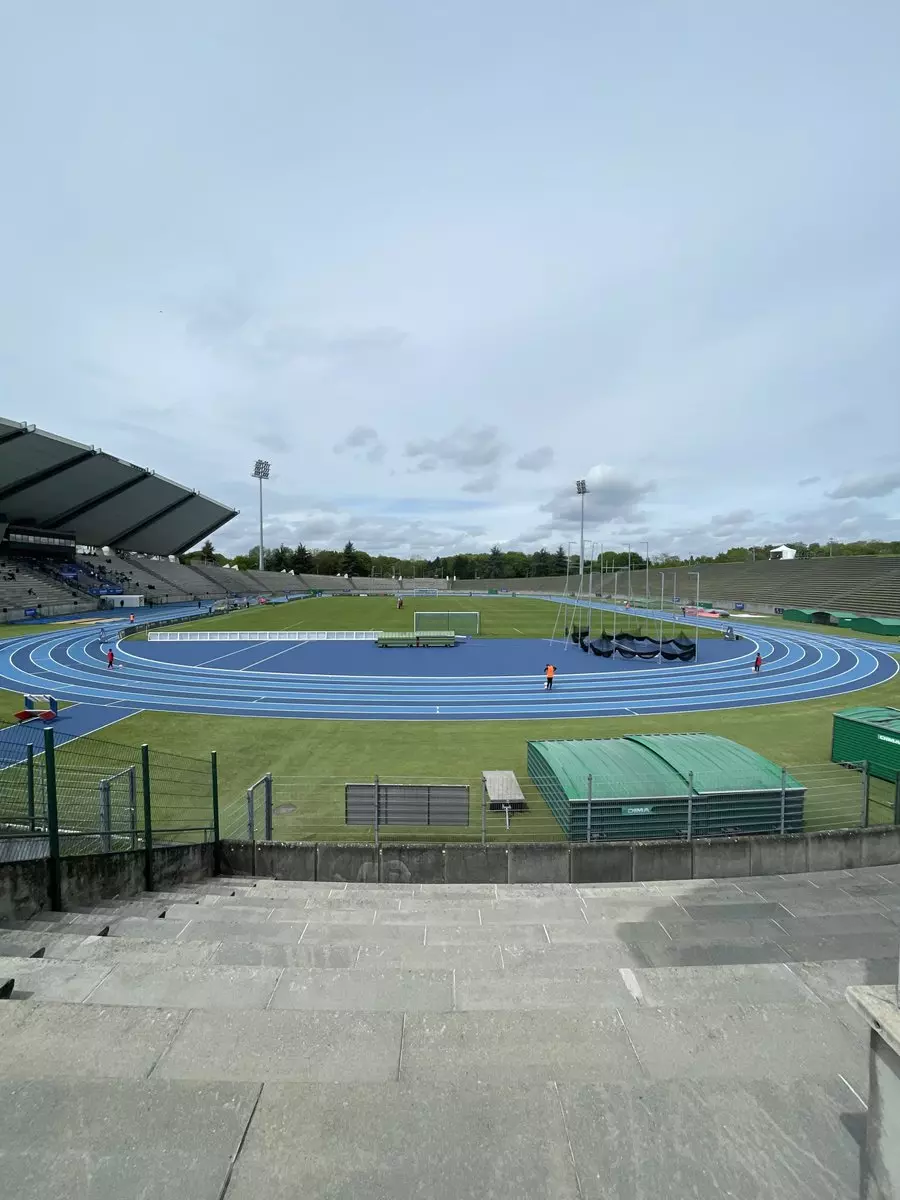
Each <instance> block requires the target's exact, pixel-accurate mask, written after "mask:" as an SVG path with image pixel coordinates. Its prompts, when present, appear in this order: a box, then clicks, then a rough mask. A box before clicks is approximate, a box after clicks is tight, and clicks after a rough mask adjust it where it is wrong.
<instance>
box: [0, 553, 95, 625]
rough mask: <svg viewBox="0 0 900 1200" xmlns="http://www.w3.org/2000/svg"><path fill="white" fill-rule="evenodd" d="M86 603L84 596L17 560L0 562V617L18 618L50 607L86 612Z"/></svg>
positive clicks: (2, 560)
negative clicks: (27, 611) (33, 610)
mask: <svg viewBox="0 0 900 1200" xmlns="http://www.w3.org/2000/svg"><path fill="white" fill-rule="evenodd" d="M10 576H14V578H10ZM85 599H86V598H85V596H84V595H83V593H81V592H77V591H75V590H74V588H69V587H66V585H65V584H63V583H60V582H59V581H58V580H56V579H53V578H52V577H51V576H49V575H45V574H44V572H43V571H35V570H32V569H31V568H30V567H26V566H25V565H23V563H22V562H21V561H20V560H18V559H12V560H10V559H0V617H3V616H4V615H5V616H6V618H20V617H21V616H22V612H23V611H24V610H25V609H26V608H38V607H43V606H45V605H50V604H53V605H64V606H66V608H67V610H69V611H72V610H74V609H76V608H79V607H81V608H86V607H87V606H86V605H85ZM3 610H5V614H4V611H3Z"/></svg>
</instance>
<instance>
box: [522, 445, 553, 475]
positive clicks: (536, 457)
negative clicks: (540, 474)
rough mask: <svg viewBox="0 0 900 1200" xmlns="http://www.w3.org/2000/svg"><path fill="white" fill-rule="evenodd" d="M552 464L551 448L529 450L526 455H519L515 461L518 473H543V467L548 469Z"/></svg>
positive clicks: (540, 447) (539, 447)
mask: <svg viewBox="0 0 900 1200" xmlns="http://www.w3.org/2000/svg"><path fill="white" fill-rule="evenodd" d="M552 462H553V449H552V447H551V446H538V448H537V449H536V450H529V451H528V452H527V453H526V454H522V455H520V457H519V458H517V459H516V467H517V468H518V470H520V471H543V470H544V468H545V467H549V466H550V464H551V463H552Z"/></svg>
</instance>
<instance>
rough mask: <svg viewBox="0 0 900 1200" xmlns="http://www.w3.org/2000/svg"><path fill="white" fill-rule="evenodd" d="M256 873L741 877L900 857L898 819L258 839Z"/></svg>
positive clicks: (241, 866) (249, 856)
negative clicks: (826, 827)
mask: <svg viewBox="0 0 900 1200" xmlns="http://www.w3.org/2000/svg"><path fill="white" fill-rule="evenodd" d="M255 855H256V857H255V863H256V874H257V875H265V876H270V877H274V878H276V879H298V880H303V879H307V880H316V879H317V880H321V881H323V882H334V883H343V882H352V883H367V882H369V883H371V882H373V881H378V880H380V881H381V882H383V883H632V882H639V881H651V880H655V879H734V878H744V877H747V876H753V875H788V874H791V873H792V872H805V871H838V870H846V869H847V868H849V867H873V866H887V865H889V864H891V863H900V826H882V827H879V828H877V829H842V830H831V831H828V832H825V833H797V834H771V835H765V836H759V837H734V838H703V839H699V838H698V839H697V840H695V841H691V842H686V841H672V842H666V841H647V842H592V843H590V844H588V843H584V842H573V843H571V844H570V843H566V842H545V843H539V842H510V843H508V844H503V843H492V844H490V845H486V846H483V845H479V844H477V843H468V844H467V843H465V842H459V843H447V844H446V845H440V844H436V843H427V842H425V843H416V844H413V845H406V846H402V845H387V846H382V847H381V848H380V849H379V850H378V851H377V852H376V850H375V847H374V846H372V845H367V844H365V843H362V842H351V843H347V844H344V845H341V844H335V843H327V842H320V843H318V844H313V843H300V842H258V843H257V845H256V851H255ZM253 864H254V856H253V847H252V846H251V845H250V843H248V842H223V843H222V870H223V872H224V873H226V874H235V875H243V874H247V875H250V874H253Z"/></svg>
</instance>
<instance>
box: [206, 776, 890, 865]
mask: <svg viewBox="0 0 900 1200" xmlns="http://www.w3.org/2000/svg"><path fill="white" fill-rule="evenodd" d="M489 774H490V773H489ZM515 782H516V785H517V789H516V791H515V792H514V793H512V794H503V795H501V796H500V797H499V798H497V799H493V800H492V797H491V795H490V788H489V785H488V781H487V779H486V777H485V776H484V775H478V774H475V775H473V776H471V777H469V778H460V777H456V778H449V779H448V778H441V777H438V776H429V777H421V776H418V777H404V776H393V775H392V776H387V775H379V776H374V777H372V779H371V780H370V781H368V783H367V782H366V781H365V780H361V779H360V778H359V776H358V775H357V776H355V777H354V778H353V779H349V778H341V777H334V776H331V777H324V776H323V777H315V776H274V777H273V776H272V775H271V774H267V775H265V776H263V777H262V778H261V779H259V780H257V781H256V782H255V783H254V784H253V785H252V787H250V788H249V789H247V791H246V792H245V793H244V794H242V795H240V796H238V797H236V798H235V799H234V800H233V801H232V802H231V804H230V805H229V806H228V808H227V810H225V811H223V820H222V836H223V837H225V838H229V839H233V840H237V841H262V840H265V841H272V840H274V841H304V842H309V841H334V842H360V841H361V842H369V843H373V844H375V845H378V844H380V843H384V842H452V841H467V842H482V843H488V842H550V841H576V842H577V841H591V842H602V841H631V840H641V841H643V840H652V839H684V840H692V839H696V838H709V837H735V836H741V835H754V834H755V835H758V834H767V833H812V832H817V831H821V830H827V829H850V828H859V827H863V828H865V827H868V826H875V825H892V824H900V782H897V783H895V782H886V781H884V780H881V779H878V778H876V777H874V776H873V775H871V774H870V772H869V770H868V767H867V764H865V763H857V764H852V765H851V766H849V767H842V766H838V765H837V764H829V763H815V764H806V765H799V766H794V765H792V766H789V767H786V768H785V769H784V770H783V771H782V773H781V776H780V779H779V778H777V777H776V779H775V780H774V781H773V783H772V786H771V787H766V788H754V789H750V790H743V791H735V790H734V789H733V787H732V786H731V785H730V784H729V781H728V780H727V779H724V778H723V779H722V780H718V781H716V780H709V779H708V778H707V779H705V780H704V786H703V790H701V789H699V788H697V787H695V785H694V781H693V779H692V777H690V776H689V777H688V779H687V782H686V784H685V786H684V788H683V790H682V791H680V792H677V791H676V790H674V789H668V790H667V789H661V788H660V786H659V780H658V778H647V779H641V778H636V777H634V776H629V777H628V778H620V779H613V778H601V777H599V776H590V775H588V776H585V777H584V779H582V780H578V781H576V782H575V783H573V782H572V781H569V784H568V786H567V788H566V792H567V794H563V793H562V791H561V789H559V786H558V784H557V783H556V782H555V780H554V779H550V778H547V779H543V780H538V781H537V782H535V780H532V779H530V778H528V777H527V776H525V775H519V776H518V778H517V779H516V780H515ZM351 789H352V790H351ZM367 789H368V792H369V794H370V796H371V803H370V804H369V806H368V811H369V813H370V816H369V818H368V819H366V818H365V815H364V814H363V811H362V810H363V807H364V805H365V796H366V792H367ZM466 791H467V792H468V820H466V819H465V815H463V816H460V813H459V809H458V797H459V796H460V795H462V794H463V793H464V792H466ZM448 796H452V797H453V799H454V803H455V804H456V805H457V807H453V808H451V809H448V808H444V809H441V808H440V804H441V803H446V797H448ZM351 801H352V803H351ZM441 811H444V812H447V813H449V812H452V814H453V815H452V816H448V818H447V823H445V824H439V823H437V820H436V816H435V814H438V815H439V814H440V812H441Z"/></svg>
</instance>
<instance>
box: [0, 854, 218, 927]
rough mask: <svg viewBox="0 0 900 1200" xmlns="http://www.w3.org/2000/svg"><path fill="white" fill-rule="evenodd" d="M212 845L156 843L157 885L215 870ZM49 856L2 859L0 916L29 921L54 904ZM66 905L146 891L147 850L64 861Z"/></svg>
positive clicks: (203, 876)
mask: <svg viewBox="0 0 900 1200" xmlns="http://www.w3.org/2000/svg"><path fill="white" fill-rule="evenodd" d="M212 865H213V857H212V846H211V845H199V844H198V845H191V846H158V847H156V849H155V850H154V851H153V881H154V885H155V886H156V887H158V888H168V887H172V886H173V885H178V884H182V883H194V882H196V881H197V880H199V879H208V878H209V877H210V876H211V875H212ZM49 868H50V860H49V859H46V858H43V859H38V860H36V861H31V862H21V863H3V864H0V919H6V920H18V921H27V920H28V919H29V918H31V917H33V916H35V915H37V914H38V913H40V912H43V911H44V910H45V909H48V908H49V907H50V870H49ZM60 881H61V890H62V906H63V910H65V909H69V908H79V907H84V906H87V905H91V904H97V903H98V902H99V901H101V900H109V899H112V898H113V897H114V896H134V895H136V894H138V893H139V892H142V891H143V890H144V853H143V851H142V850H123V851H118V852H116V853H114V854H83V855H79V856H78V857H77V858H76V857H73V858H63V859H61V860H60Z"/></svg>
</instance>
